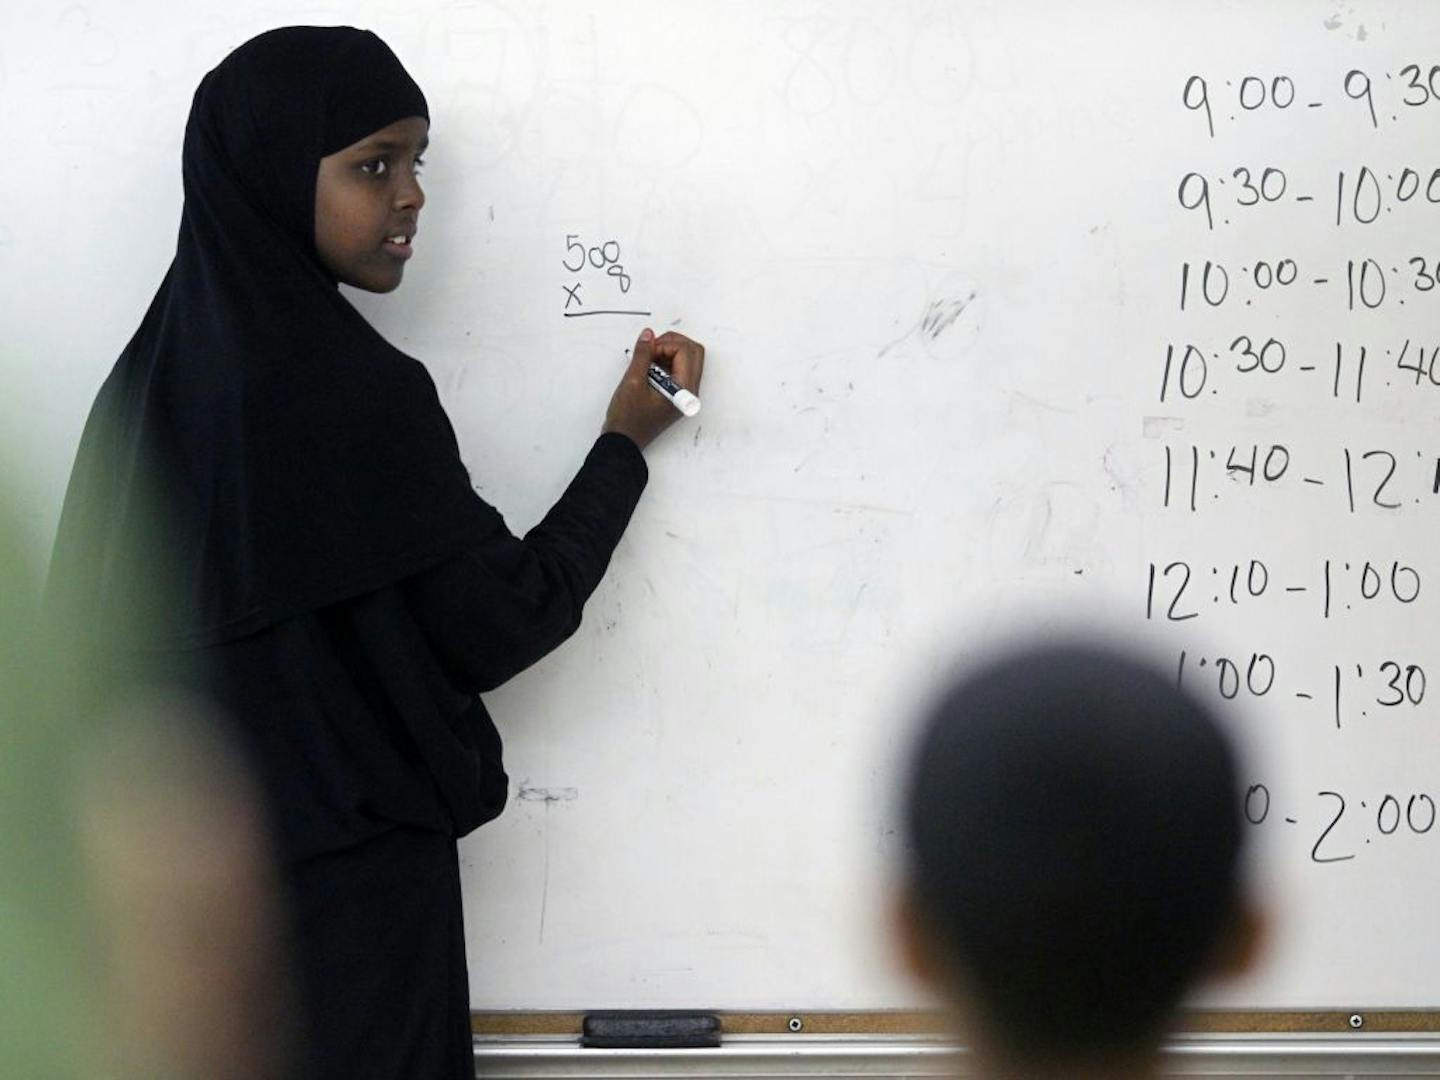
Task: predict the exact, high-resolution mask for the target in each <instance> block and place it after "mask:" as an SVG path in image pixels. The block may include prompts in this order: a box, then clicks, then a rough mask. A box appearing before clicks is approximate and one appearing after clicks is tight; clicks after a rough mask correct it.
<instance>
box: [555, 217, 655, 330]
mask: <svg viewBox="0 0 1440 1080" xmlns="http://www.w3.org/2000/svg"><path fill="white" fill-rule="evenodd" d="M622 257H623V252H622V251H621V250H620V242H619V241H618V240H614V239H609V240H602V241H600V242H599V243H587V241H586V240H585V239H584V238H583V237H582V236H581V235H580V234H579V233H567V234H566V236H565V247H564V253H563V255H562V256H561V259H560V265H561V267H563V268H564V270H565V271H566V274H567V277H566V278H565V279H564V280H563V281H562V283H561V288H562V290H563V295H564V301H563V303H562V307H561V311H560V314H561V315H563V316H564V317H565V318H567V319H575V318H580V317H582V316H590V315H649V314H650V312H649V311H646V310H643V309H642V308H640V307H639V306H638V305H636V304H635V303H633V302H632V301H631V299H630V290H631V289H632V288H633V287H634V284H635V279H634V277H632V276H631V274H630V271H629V270H627V269H626V268H625V263H624V262H623V261H622Z"/></svg>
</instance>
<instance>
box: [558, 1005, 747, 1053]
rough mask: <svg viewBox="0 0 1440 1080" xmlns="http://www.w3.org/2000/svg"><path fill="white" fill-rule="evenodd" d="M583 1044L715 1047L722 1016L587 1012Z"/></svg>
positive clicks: (669, 1011)
mask: <svg viewBox="0 0 1440 1080" xmlns="http://www.w3.org/2000/svg"><path fill="white" fill-rule="evenodd" d="M580 1045H581V1046H588V1047H594V1048H595V1049H598V1050H675V1049H702V1048H707V1047H715V1046H719V1045H720V1017H719V1016H717V1015H715V1014H714V1013H702V1012H686V1011H683V1010H674V1009H664V1010H656V1011H645V1010H628V1009H627V1010H615V1011H610V1012H593V1013H587V1014H586V1016H585V1024H584V1027H583V1029H582V1034H581V1036H580Z"/></svg>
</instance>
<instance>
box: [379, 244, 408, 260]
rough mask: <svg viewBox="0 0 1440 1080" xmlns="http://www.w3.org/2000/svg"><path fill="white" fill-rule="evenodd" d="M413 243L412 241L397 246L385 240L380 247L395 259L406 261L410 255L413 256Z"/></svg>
mask: <svg viewBox="0 0 1440 1080" xmlns="http://www.w3.org/2000/svg"><path fill="white" fill-rule="evenodd" d="M414 243H415V241H414V240H411V241H410V242H409V243H405V244H397V243H395V242H394V241H392V240H386V241H385V242H384V243H383V244H381V245H380V246H381V247H382V248H384V249H385V251H386V252H388V253H389V254H391V255H393V256H395V258H397V259H408V258H410V256H411V255H414V254H415V248H414Z"/></svg>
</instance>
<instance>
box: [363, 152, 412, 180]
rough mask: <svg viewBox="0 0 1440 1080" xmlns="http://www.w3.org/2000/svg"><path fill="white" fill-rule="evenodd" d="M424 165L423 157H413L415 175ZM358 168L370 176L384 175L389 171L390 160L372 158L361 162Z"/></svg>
mask: <svg viewBox="0 0 1440 1080" xmlns="http://www.w3.org/2000/svg"><path fill="white" fill-rule="evenodd" d="M424 167H425V159H424V158H423V157H418V156H417V157H416V158H415V175H416V176H419V175H420V172H421V170H422V169H424ZM360 168H361V169H363V170H364V171H365V172H366V173H369V174H370V175H371V176H385V175H386V174H387V173H388V172H389V169H390V162H389V161H388V160H387V159H385V158H374V159H372V160H370V161H367V162H365V163H364V164H362V165H361V166H360Z"/></svg>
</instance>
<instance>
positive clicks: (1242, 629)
mask: <svg viewBox="0 0 1440 1080" xmlns="http://www.w3.org/2000/svg"><path fill="white" fill-rule="evenodd" d="M1436 59H1440V57H1437V58H1436ZM1306 70H1307V72H1308V74H1307V75H1305V76H1303V77H1302V76H1301V75H1299V74H1295V73H1292V72H1288V71H1285V70H1276V71H1270V72H1264V71H1248V72H1247V71H1241V70H1234V71H1231V70H1225V69H1224V68H1221V67H1216V68H1213V69H1210V70H1203V71H1190V72H1183V73H1181V74H1179V75H1177V77H1176V78H1175V80H1174V82H1173V85H1172V86H1171V88H1170V89H1171V92H1172V93H1173V120H1174V122H1175V124H1176V125H1177V130H1181V131H1183V132H1184V137H1183V139H1182V142H1181V144H1180V145H1182V146H1183V147H1184V149H1183V150H1182V152H1181V154H1180V156H1179V160H1176V161H1174V162H1173V165H1174V173H1173V177H1172V179H1171V181H1170V183H1171V192H1172V196H1171V212H1172V214H1173V215H1174V217H1175V219H1176V222H1177V227H1178V231H1177V233H1176V235H1177V236H1179V237H1181V238H1182V244H1181V250H1177V251H1176V258H1175V259H1174V261H1173V263H1172V264H1171V265H1168V266H1161V265H1156V266H1154V267H1152V269H1153V270H1154V271H1155V272H1156V273H1158V274H1161V275H1168V276H1169V278H1170V280H1171V281H1172V282H1173V293H1172V297H1173V301H1172V303H1173V318H1172V319H1170V320H1169V326H1170V328H1171V329H1170V333H1171V335H1172V336H1171V337H1170V340H1167V341H1162V342H1156V343H1153V344H1152V346H1151V347H1152V357H1153V359H1152V360H1151V373H1150V379H1151V385H1152V387H1153V390H1152V391H1151V395H1152V396H1151V398H1150V404H1149V406H1148V408H1149V410H1151V411H1152V412H1153V414H1154V415H1153V416H1152V417H1151V421H1150V422H1151V424H1152V426H1153V428H1154V430H1153V431H1152V434H1154V435H1156V436H1157V437H1154V438H1151V439H1150V440H1148V451H1149V453H1150V454H1151V457H1152V460H1151V461H1150V463H1149V472H1148V475H1149V476H1150V477H1151V478H1152V483H1151V485H1150V487H1151V490H1150V492H1149V500H1150V506H1149V512H1150V513H1152V514H1153V515H1154V516H1153V518H1152V519H1151V520H1152V521H1153V522H1154V523H1155V528H1154V529H1153V530H1152V531H1151V537H1150V540H1151V542H1150V543H1149V544H1148V546H1149V549H1150V550H1149V555H1148V556H1147V558H1146V560H1145V563H1144V565H1143V566H1142V567H1140V572H1139V574H1138V575H1137V577H1138V584H1139V586H1140V589H1141V591H1142V592H1141V595H1142V598H1143V618H1144V620H1145V623H1146V625H1147V626H1148V627H1151V628H1156V629H1158V630H1159V632H1160V633H1162V634H1163V635H1164V638H1165V640H1166V642H1167V643H1171V644H1173V646H1174V650H1173V656H1174V665H1175V667H1174V671H1175V678H1176V680H1177V681H1178V682H1180V683H1182V684H1183V685H1185V686H1187V687H1189V688H1193V689H1197V690H1198V691H1199V692H1201V693H1203V694H1206V695H1209V696H1210V697H1212V698H1213V699H1214V700H1215V701H1217V702H1220V703H1223V704H1224V705H1226V706H1229V705H1233V706H1234V707H1235V708H1236V709H1237V710H1244V713H1245V716H1246V717H1247V720H1246V722H1247V723H1249V724H1251V725H1252V727H1254V728H1261V727H1265V728H1268V731H1266V732H1262V733H1261V735H1260V737H1261V738H1262V739H1264V738H1268V739H1270V741H1271V743H1272V745H1273V746H1277V747H1280V748H1281V749H1280V750H1279V753H1278V754H1274V755H1272V758H1271V760H1272V764H1271V765H1268V766H1261V767H1258V769H1257V771H1256V774H1255V775H1251V776H1249V777H1247V779H1246V785H1245V786H1246V791H1245V793H1244V806H1243V812H1244V815H1245V820H1246V821H1247V822H1248V823H1249V825H1250V826H1251V827H1253V829H1254V830H1256V832H1257V834H1259V835H1260V836H1261V837H1263V839H1262V840H1261V843H1262V846H1264V847H1265V849H1266V850H1269V851H1272V852H1274V851H1278V852H1281V853H1282V857H1288V858H1290V859H1292V860H1293V859H1296V858H1302V857H1303V858H1304V859H1305V860H1307V861H1308V862H1309V863H1310V864H1311V865H1312V867H1313V868H1317V869H1315V870H1314V872H1323V870H1322V869H1319V868H1326V867H1334V866H1336V865H1337V864H1348V863H1352V862H1355V861H1357V860H1366V859H1373V858H1375V857H1377V855H1378V853H1379V852H1380V851H1381V850H1382V849H1383V850H1385V851H1387V852H1388V855H1389V857H1392V858H1404V859H1410V858H1440V844H1437V843H1436V841H1435V839H1434V838H1432V837H1431V836H1430V834H1431V833H1432V831H1433V830H1434V829H1435V826H1436V817H1437V811H1436V801H1437V799H1440V776H1427V775H1425V774H1424V773H1423V772H1417V770H1416V768H1415V767H1414V765H1413V760H1414V757H1415V754H1414V748H1415V747H1416V746H1417V745H1418V744H1417V740H1421V739H1425V738H1427V737H1433V735H1432V734H1431V733H1432V732H1434V731H1440V728H1437V727H1436V725H1437V724H1440V688H1434V687H1431V686H1430V685H1429V683H1430V682H1431V681H1432V680H1434V679H1435V678H1436V676H1437V675H1440V642H1437V641H1435V640H1434V637H1433V635H1431V634H1429V633H1428V632H1427V631H1428V629H1429V627H1430V626H1433V625H1434V620H1435V616H1436V614H1437V608H1436V607H1435V605H1436V604H1437V603H1440V580H1436V579H1435V573H1436V562H1435V560H1434V559H1433V557H1432V551H1433V541H1432V540H1431V539H1430V537H1431V536H1432V535H1434V534H1435V530H1436V527H1437V526H1440V440H1437V439H1436V438H1435V437H1434V432H1433V420H1434V418H1435V417H1436V415H1437V409H1440V370H1437V367H1440V364H1437V358H1440V249H1437V248H1436V246H1435V237H1436V236H1437V235H1440V234H1437V232H1436V226H1437V225H1440V149H1437V150H1436V153H1435V155H1434V158H1433V160H1429V161H1427V160H1423V157H1422V156H1421V155H1417V154H1416V153H1415V152H1414V151H1415V148H1416V146H1417V145H1426V144H1425V142H1424V140H1423V139H1420V138H1419V136H1420V134H1421V133H1424V132H1430V131H1433V130H1434V125H1435V124H1436V122H1437V119H1440V63H1436V62H1433V60H1432V59H1430V58H1425V57H1417V58H1415V59H1414V60H1413V62H1407V63H1403V64H1399V65H1394V66H1393V69H1382V68H1380V67H1367V66H1364V65H1363V64H1361V63H1359V62H1357V63H1356V64H1355V66H1337V67H1336V68H1335V69H1334V70H1333V71H1330V72H1326V73H1323V74H1316V73H1315V72H1314V70H1313V65H1307V66H1306ZM1432 145H1433V144H1432ZM1427 421H1428V422H1427ZM1300 522H1303V524H1301V525H1297V523H1300ZM1161 537H1163V541H1161V542H1160V543H1155V542H1154V541H1157V540H1159V539H1160V538H1161ZM1162 548H1163V550H1162ZM1217 643H1220V644H1219V645H1218V646H1217ZM1297 747H1304V748H1306V749H1307V751H1308V750H1313V751H1314V753H1313V754H1310V753H1306V754H1302V755H1298V756H1297V754H1296V752H1295V751H1296V748H1297ZM1276 758H1278V759H1279V760H1280V761H1281V762H1282V764H1281V765H1278V766H1277V765H1274V764H1273V761H1274V760H1275V759H1276ZM1361 758H1363V759H1364V764H1363V766H1361V765H1360V764H1358V763H1359V761H1360V759H1361ZM1297 760H1299V761H1303V762H1304V764H1297ZM1427 840H1428V843H1427ZM1432 849H1433V850H1432ZM1330 872H1343V871H1333V870H1332V871H1330Z"/></svg>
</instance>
